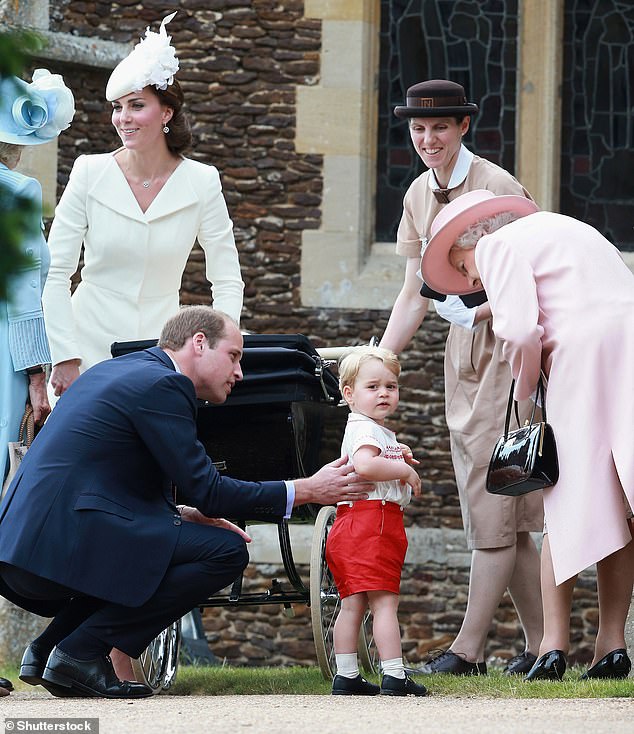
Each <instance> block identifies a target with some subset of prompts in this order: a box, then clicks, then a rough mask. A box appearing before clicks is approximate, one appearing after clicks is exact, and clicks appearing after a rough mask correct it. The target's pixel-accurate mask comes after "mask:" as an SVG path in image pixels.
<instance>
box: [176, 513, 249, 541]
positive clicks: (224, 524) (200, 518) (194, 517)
mask: <svg viewBox="0 0 634 734" xmlns="http://www.w3.org/2000/svg"><path fill="white" fill-rule="evenodd" d="M178 509H179V510H180V513H181V517H182V518H183V520H185V521H186V522H197V523H199V524H200V525H213V526H214V527H216V528H224V529H225V530H231V531H232V532H234V533H238V535H239V536H240V537H241V538H242V540H244V541H245V542H246V543H250V542H251V536H250V535H248V534H247V533H245V532H244V530H243V529H242V528H239V527H238V526H237V525H234V524H233V523H232V522H229V520H224V519H223V518H221V517H207V515H203V513H202V512H201V511H200V510H197V509H196V508H195V507H188V506H187V505H179V506H178Z"/></svg>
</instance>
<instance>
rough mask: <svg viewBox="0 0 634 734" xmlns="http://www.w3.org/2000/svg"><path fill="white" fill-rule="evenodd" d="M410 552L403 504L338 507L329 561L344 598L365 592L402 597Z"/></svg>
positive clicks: (330, 537)
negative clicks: (401, 588)
mask: <svg viewBox="0 0 634 734" xmlns="http://www.w3.org/2000/svg"><path fill="white" fill-rule="evenodd" d="M406 552H407V536H406V535H405V527H404V526H403V509H402V508H401V506H400V505H397V504H396V503H395V502H383V501H381V500H361V501H360V502H355V503H354V504H353V505H352V506H350V505H339V506H338V507H337V517H336V519H335V523H334V525H333V526H332V529H331V530H330V532H329V533H328V539H327V541H326V561H327V562H328V567H329V568H330V570H331V571H332V575H333V576H334V579H335V583H336V584H337V589H338V591H339V596H340V597H341V598H342V599H344V598H345V597H346V596H350V595H351V594H359V593H361V592H362V591H390V592H392V593H393V594H398V593H399V588H400V584H401V570H402V568H403V563H404V561H405V553H406Z"/></svg>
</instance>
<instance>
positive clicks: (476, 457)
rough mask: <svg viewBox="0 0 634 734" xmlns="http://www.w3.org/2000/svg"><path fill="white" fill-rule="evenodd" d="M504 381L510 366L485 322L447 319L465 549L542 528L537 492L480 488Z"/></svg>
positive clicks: (448, 395) (527, 406)
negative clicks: (471, 325) (509, 493)
mask: <svg viewBox="0 0 634 734" xmlns="http://www.w3.org/2000/svg"><path fill="white" fill-rule="evenodd" d="M510 386H511V372H510V368H509V366H508V364H507V363H506V362H505V360H504V359H503V357H502V347H501V343H500V342H499V341H498V340H497V339H496V338H495V335H494V334H493V330H492V328H491V321H490V320H488V321H486V322H484V323H482V324H480V325H479V326H478V327H477V328H476V329H474V330H473V331H471V330H469V329H464V328H462V327H461V326H456V325H455V324H452V325H451V327H450V329H449V337H448V338H447V345H446V348H445V401H446V418H447V426H448V428H449V435H450V440H451V458H452V461H453V466H454V472H455V475H456V484H457V486H458V494H459V498H460V509H461V512H462V521H463V524H464V529H465V533H466V536H467V545H468V547H469V549H470V550H473V549H476V548H478V549H484V548H504V547H507V546H510V545H514V544H515V542H516V537H517V533H520V532H527V531H540V530H542V528H543V523H544V511H543V502H542V493H541V491H540V492H530V493H529V494H526V495H523V496H522V497H502V496H497V495H492V494H489V493H488V492H487V491H486V488H485V481H486V473H487V468H488V466H489V460H490V459H491V454H492V452H493V447H494V446H495V442H496V441H497V439H498V438H499V437H500V436H501V435H502V433H503V432H504V416H505V413H506V404H507V401H508V396H509V389H510ZM531 408H532V403H531V402H530V401H527V402H526V403H522V404H521V405H520V419H521V420H522V421H523V420H524V418H525V417H528V416H529V415H530V410H531ZM513 427H515V425H514V424H513Z"/></svg>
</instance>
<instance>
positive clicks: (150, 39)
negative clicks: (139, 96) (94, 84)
mask: <svg viewBox="0 0 634 734" xmlns="http://www.w3.org/2000/svg"><path fill="white" fill-rule="evenodd" d="M175 15H176V12H174V13H171V15H168V16H167V17H165V18H163V20H162V22H161V27H160V28H159V32H158V33H154V32H153V31H151V30H150V27H149V26H148V27H147V28H146V30H145V38H142V39H141V41H140V43H137V45H136V46H135V47H134V49H133V50H132V51H131V52H130V53H129V54H128V55H127V56H126V57H125V59H123V61H121V62H119V64H117V66H116V67H115V69H114V71H113V72H112V74H111V75H110V79H108V84H107V85H106V99H107V100H108V102H114V100H115V99H119V98H120V97H124V96H125V95H126V94H131V93H132V92H140V91H141V90H142V89H143V88H144V87H147V86H149V85H150V84H153V85H154V86H155V87H156V88H157V89H167V87H168V86H169V85H170V84H172V82H173V81H174V74H176V72H177V71H178V59H177V58H176V51H175V50H174V47H173V46H171V45H170V41H171V40H172V37H171V36H168V35H167V31H166V30H165V26H166V25H167V24H168V23H169V22H170V21H171V20H172V18H173V17H174V16H175Z"/></svg>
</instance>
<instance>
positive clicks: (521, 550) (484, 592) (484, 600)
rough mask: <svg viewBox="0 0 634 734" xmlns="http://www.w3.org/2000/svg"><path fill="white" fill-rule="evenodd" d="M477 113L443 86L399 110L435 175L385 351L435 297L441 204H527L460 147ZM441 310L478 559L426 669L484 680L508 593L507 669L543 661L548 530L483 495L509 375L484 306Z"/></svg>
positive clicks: (456, 442) (452, 422) (403, 231)
mask: <svg viewBox="0 0 634 734" xmlns="http://www.w3.org/2000/svg"><path fill="white" fill-rule="evenodd" d="M477 111H478V107H477V105H475V104H473V103H468V102H467V98H466V96H465V92H464V89H463V87H462V86H461V85H459V84H456V83H454V82H450V81H446V80H431V81H425V82H421V83H419V84H416V85H414V86H413V87H410V88H409V89H408V91H407V103H406V105H405V106H402V107H396V109H395V114H396V115H397V116H398V117H402V118H406V119H409V129H410V135H411V138H412V143H413V144H414V148H415V149H416V152H417V153H418V155H419V156H420V158H421V159H422V160H423V162H424V163H425V165H426V166H427V167H428V169H429V170H427V171H425V172H424V173H423V174H422V175H420V176H419V177H418V178H417V179H416V180H415V181H414V182H413V183H412V184H411V186H410V187H409V189H408V191H407V193H406V194H405V198H404V201H403V216H402V218H401V222H400V225H399V229H398V234H397V244H396V252H397V254H399V255H402V256H405V257H406V258H407V262H406V270H405V281H404V284H403V288H402V290H401V292H400V294H399V296H398V297H397V299H396V302H395V304H394V307H393V309H392V314H391V316H390V319H389V322H388V325H387V328H386V331H385V334H384V335H383V338H382V340H381V346H382V347H386V348H388V349H392V350H393V351H395V352H397V353H398V352H400V351H401V350H403V349H404V348H405V347H406V346H407V344H408V343H409V341H410V340H411V338H412V337H413V335H414V334H415V332H416V330H417V329H418V328H419V326H420V325H421V323H422V321H423V319H424V317H425V314H426V313H427V309H428V306H429V300H428V299H427V298H425V297H423V296H421V293H420V290H421V286H422V280H421V277H420V273H419V269H420V257H421V251H422V249H424V246H425V244H426V242H427V238H428V237H429V231H430V226H431V223H432V221H433V219H434V217H435V216H436V214H438V212H439V211H440V210H441V209H442V207H443V206H444V205H445V204H447V203H448V202H449V201H452V200H453V199H455V198H456V197H457V196H459V195H460V194H462V193H464V192H466V191H470V190H472V189H488V190H490V191H493V192H494V193H496V194H517V195H520V196H525V197H528V198H530V196H529V194H528V192H527V191H526V190H525V189H524V188H523V187H522V186H521V185H520V183H519V182H518V181H517V180H516V179H515V178H513V176H511V175H510V174H509V173H508V172H507V171H505V170H504V169H502V168H500V167H499V166H497V165H495V164H493V163H491V162H489V161H487V160H485V159H483V158H479V157H478V156H476V155H474V154H473V153H471V152H470V151H469V150H468V149H467V148H466V147H465V146H464V145H463V144H462V137H463V135H464V134H465V133H466V132H467V130H468V129H469V123H470V116H471V115H473V114H475V113H476V112H477ZM438 295H439V294H438ZM435 306H436V310H437V311H438V312H439V313H440V315H441V316H443V317H444V318H446V319H447V320H448V321H450V322H451V326H450V329H449V337H448V339H447V345H446V350H445V399H446V417H447V425H448V428H449V432H450V438H451V454H452V460H453V465H454V471H455V475H456V484H457V486H458V492H459V496H460V507H461V510H462V517H463V523H464V528H465V532H466V536H467V544H468V547H469V549H471V550H472V551H473V553H472V559H471V574H470V579H469V599H468V603H467V609H466V613H465V617H464V620H463V623H462V627H461V629H460V631H459V633H458V636H457V637H456V639H455V640H454V642H453V643H452V645H451V647H450V649H449V650H447V651H445V652H443V653H442V654H441V655H439V656H438V657H436V658H434V659H432V660H431V661H429V662H428V663H427V664H426V665H424V666H422V668H421V669H420V670H421V672H423V673H437V672H442V673H453V674H457V675H468V674H474V675H477V674H483V673H485V672H486V665H485V663H484V658H485V643H486V637H487V633H488V630H489V629H490V627H491V622H492V621H493V617H494V615H495V612H496V610H497V607H498V606H499V603H500V600H501V598H502V596H503V594H504V592H505V590H506V589H507V588H508V590H509V593H510V595H511V598H512V599H513V602H514V604H515V607H516V609H517V612H518V615H519V618H520V621H521V623H522V627H523V629H524V634H525V637H526V649H525V650H524V651H523V652H522V653H521V654H520V655H517V656H516V657H515V658H513V659H512V660H510V661H509V664H508V666H507V669H506V671H507V672H508V673H525V672H527V671H528V670H529V669H530V667H531V665H532V663H533V662H534V661H535V659H536V657H535V655H536V653H537V651H538V649H539V642H540V638H541V634H542V612H541V598H540V586H539V555H538V552H537V549H536V547H535V544H534V543H533V541H532V539H531V537H530V535H529V532H530V531H539V530H541V529H542V526H543V509H542V498H541V492H539V493H532V494H529V495H526V496H524V497H518V498H514V497H495V496H493V495H489V494H488V493H487V492H486V489H485V477H486V469H487V466H488V462H489V459H490V458H491V452H492V450H493V446H494V444H495V441H496V440H497V438H498V437H499V435H500V434H501V433H502V432H503V427H504V413H505V409H506V401H507V399H508V393H509V388H510V382H511V376H510V371H509V368H508V366H507V365H506V364H505V362H504V360H503V358H502V354H501V348H500V343H499V342H498V341H497V340H496V338H495V336H494V334H493V331H492V328H491V318H490V316H491V312H490V309H489V306H488V304H487V303H483V304H481V305H479V306H477V307H473V308H467V307H466V306H465V305H464V303H463V302H462V301H461V300H460V299H459V298H458V297H456V296H449V297H447V300H445V301H435Z"/></svg>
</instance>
